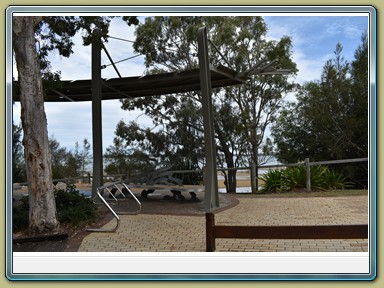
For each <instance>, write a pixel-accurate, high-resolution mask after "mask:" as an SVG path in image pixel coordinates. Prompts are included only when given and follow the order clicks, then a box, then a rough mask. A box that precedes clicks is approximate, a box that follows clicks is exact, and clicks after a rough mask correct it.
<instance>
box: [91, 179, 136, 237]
mask: <svg viewBox="0 0 384 288" xmlns="http://www.w3.org/2000/svg"><path fill="white" fill-rule="evenodd" d="M104 190H106V191H107V192H108V195H110V196H111V197H112V198H113V199H114V200H115V201H116V202H118V200H117V198H116V197H115V195H116V192H119V193H120V194H121V195H122V196H123V198H126V195H125V193H124V191H127V192H128V193H129V194H130V195H131V196H132V198H133V199H134V200H135V201H136V203H137V204H138V209H137V210H136V211H133V212H116V211H115V210H113V209H112V207H111V205H109V203H108V202H107V200H105V198H104V197H103V195H102V194H101V192H103V191H104ZM96 197H98V198H99V199H100V200H101V202H102V204H104V206H105V207H107V209H108V210H109V211H110V212H111V213H112V215H113V216H114V217H115V219H116V226H115V227H113V228H109V229H108V228H89V229H87V231H90V232H115V231H116V230H117V229H118V228H119V226H120V217H119V215H118V214H120V215H136V214H139V213H140V211H141V203H140V201H139V200H138V199H137V197H136V196H135V194H133V192H132V191H131V190H130V189H129V188H128V186H127V185H125V183H123V182H121V181H119V182H114V183H109V184H107V185H104V186H101V187H98V188H97V189H96V196H95V197H94V198H93V200H94V202H96V201H95V200H96Z"/></svg>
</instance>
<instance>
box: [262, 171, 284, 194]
mask: <svg viewBox="0 0 384 288" xmlns="http://www.w3.org/2000/svg"><path fill="white" fill-rule="evenodd" d="M258 178H259V179H260V180H262V181H263V182H264V186H263V189H261V190H260V192H262V193H277V192H281V191H282V171H281V170H270V171H268V173H266V174H264V175H263V176H262V177H258Z"/></svg>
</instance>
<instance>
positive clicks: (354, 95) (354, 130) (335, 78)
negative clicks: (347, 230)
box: [272, 33, 369, 179]
mask: <svg viewBox="0 0 384 288" xmlns="http://www.w3.org/2000/svg"><path fill="white" fill-rule="evenodd" d="M367 41H368V40H367V34H366V33H364V34H363V35H362V41H361V44H360V45H359V47H358V48H357V49H356V51H355V59H354V60H353V61H351V62H348V61H346V60H345V59H344V58H343V56H342V50H343V48H342V45H341V43H338V44H337V45H336V49H335V51H334V58H332V59H330V60H328V61H327V62H326V63H325V65H324V67H323V72H322V75H321V79H320V80H319V81H312V82H309V83H306V84H305V85H303V87H302V89H300V91H299V93H298V94H297V101H296V102H292V103H289V104H288V105H287V107H285V108H284V109H283V110H282V112H281V114H280V116H279V118H278V121H277V122H276V123H275V125H274V126H273V128H272V135H273V137H274V141H275V144H276V156H277V158H278V159H279V160H280V161H282V162H286V163H287V162H288V163H294V162H297V161H301V160H303V159H304V158H307V157H309V158H311V159H313V160H315V161H320V160H339V159H350V158H363V157H368V94H369V93H368V42H367ZM366 172H367V171H365V174H366ZM362 173H364V172H362ZM355 174H356V171H355ZM360 178H361V176H358V178H357V179H360ZM363 178H364V177H363Z"/></svg>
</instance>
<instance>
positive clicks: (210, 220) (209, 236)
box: [205, 213, 216, 252]
mask: <svg viewBox="0 0 384 288" xmlns="http://www.w3.org/2000/svg"><path fill="white" fill-rule="evenodd" d="M214 225H215V215H214V214H213V213H205V233H206V234H205V241H206V250H207V252H214V251H215V250H216V243H215V242H216V241H215V235H214V232H213V226H214Z"/></svg>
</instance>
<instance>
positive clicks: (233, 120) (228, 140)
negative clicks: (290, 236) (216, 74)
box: [116, 16, 297, 192]
mask: <svg viewBox="0 0 384 288" xmlns="http://www.w3.org/2000/svg"><path fill="white" fill-rule="evenodd" d="M202 26H206V27H207V31H208V39H210V40H211V45H210V55H209V57H210V63H211V64H213V65H218V64H223V65H226V66H230V67H231V68H233V69H235V70H237V71H245V70H247V69H249V68H251V67H253V66H254V65H255V64H257V63H259V62H262V61H271V60H276V63H275V66H276V67H277V68H286V69H291V71H292V75H293V74H295V73H296V70H297V69H296V65H295V63H293V62H292V59H291V53H292V52H291V48H292V45H291V40H290V39H289V37H283V38H282V39H280V41H270V40H267V39H266V33H267V27H266V25H265V23H264V21H263V19H262V18H261V17H245V16H244V17H227V16H226V17H213V16H199V17H178V16H172V17H162V16H161V17H148V18H146V20H145V23H144V24H142V25H139V26H138V27H137V30H136V36H137V38H136V41H135V44H134V49H135V50H136V52H138V53H141V54H144V55H145V64H146V67H147V73H149V74H151V73H158V72H160V71H167V72H169V71H174V72H177V71H180V70H185V69H192V68H197V67H198V55H197V50H198V49H197V48H198V47H197V30H198V28H200V27H202ZM212 43H213V44H212ZM217 50H218V51H219V52H218V51H217ZM295 87H296V84H295V83H293V82H290V81H289V80H288V76H282V75H274V76H271V75H269V76H261V75H256V76H254V77H253V78H252V79H251V80H250V81H249V82H248V83H246V84H245V85H241V86H233V87H227V88H225V89H214V91H213V93H214V95H213V99H214V100H213V101H214V103H213V105H214V113H215V115H214V119H215V121H214V122H215V136H216V143H217V148H218V149H217V150H218V152H219V154H220V155H223V157H221V156H220V157H218V159H220V160H222V161H223V165H225V166H226V167H228V168H233V167H236V166H238V164H240V163H244V162H245V161H246V162H249V161H254V162H256V163H257V157H258V147H259V146H260V144H261V143H262V141H263V139H264V133H265V129H266V127H267V126H268V124H270V123H271V121H272V120H273V119H274V117H275V113H276V111H277V109H278V108H279V105H280V102H281V100H282V98H283V97H284V95H285V93H287V92H290V91H292V90H294V89H295ZM122 108H123V109H126V110H133V109H137V108H139V109H142V110H143V111H145V114H146V115H148V116H149V117H151V118H152V120H153V122H154V124H155V126H157V127H159V128H160V129H157V130H153V134H155V133H156V134H157V135H158V137H160V136H159V135H160V134H162V135H163V136H162V139H165V140H164V141H165V142H161V143H160V144H161V146H162V151H167V150H168V151H172V152H171V153H169V155H170V156H171V157H169V158H168V160H171V159H183V161H186V162H188V163H189V164H191V163H192V164H193V166H195V167H197V166H199V165H200V164H201V163H199V161H200V162H201V161H202V160H203V158H202V156H203V154H202V151H201V147H202V146H203V141H204V140H203V124H202V112H201V94H200V91H195V92H189V93H184V94H181V95H166V96H161V97H156V98H155V97H152V98H141V99H135V100H123V101H122ZM124 126H126V127H125V128H124V129H123V127H124ZM131 128H132V125H131V124H129V123H128V124H125V123H120V124H119V126H118V129H117V131H116V132H117V138H121V139H123V140H125V141H126V143H127V144H128V145H130V144H131V143H132V141H133V139H130V138H128V137H126V135H125V134H124V133H121V131H124V130H126V129H131ZM139 128H140V127H139ZM140 129H141V128H140ZM147 132H148V131H147ZM148 133H149V132H148ZM148 133H147V134H146V135H148ZM147 139H150V138H147ZM152 144H155V145H152V146H156V145H157V144H156V143H152ZM159 147H160V146H159ZM158 152H160V151H158ZM162 153H163V152H162ZM160 155H161V154H160V153H159V154H156V155H154V156H156V157H159V156H160ZM163 156H164V153H163ZM188 166H189V167H190V166H191V165H188ZM235 175H236V171H235V170H230V172H229V173H228V175H225V176H227V177H228V179H227V180H228V181H227V183H228V187H227V188H228V192H235V189H236V177H235Z"/></svg>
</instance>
